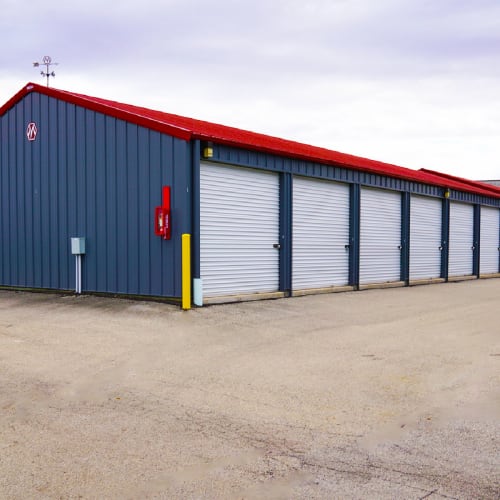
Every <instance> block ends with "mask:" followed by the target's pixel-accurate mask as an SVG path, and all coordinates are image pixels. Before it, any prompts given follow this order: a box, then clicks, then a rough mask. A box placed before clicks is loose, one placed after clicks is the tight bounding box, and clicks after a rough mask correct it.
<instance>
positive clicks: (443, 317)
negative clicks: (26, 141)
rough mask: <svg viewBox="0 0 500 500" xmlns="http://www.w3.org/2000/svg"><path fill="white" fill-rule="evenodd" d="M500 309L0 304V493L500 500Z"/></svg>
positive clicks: (394, 292) (431, 294)
mask: <svg viewBox="0 0 500 500" xmlns="http://www.w3.org/2000/svg"><path fill="white" fill-rule="evenodd" d="M499 301H500V280H499V279H490V280H479V281H472V282H462V283H449V284H439V285H431V286H420V287H410V288H404V289H386V290H369V291H364V292H350V293H342V294H330V295H319V296H307V297H300V298H292V299H281V300H273V301H262V302H248V303H241V304H228V305H221V306H212V307H205V308H201V309H194V310H191V311H181V310H179V309H178V308H177V307H175V306H170V305H164V304H159V303H149V302H137V301H129V300H121V299H111V298H100V297H90V296H82V297H74V296H63V295H58V294H30V293H16V292H7V291H2V292H0V498H1V499H31V498H33V499H35V498H36V499H45V498H47V499H49V498H50V499H60V498H62V499H66V498H68V499H69V498H71V499H73V498H85V499H87V498H88V499H93V498H95V499H108V498H109V499H136V498H137V499H139V498H140V499H143V498H148V499H149V498H165V499H167V498H168V499H171V498H182V499H185V498H193V499H197V498H203V499H205V498H208V499H212V498H213V499H219V498H223V499H225V498H228V499H233V498H235V499H247V498H248V499H253V498H270V499H288V498H307V499H316V498H317V499H323V498H327V499H332V498H342V499H367V498H373V499H396V498H398V499H399V498H404V499H425V498H429V499H431V500H433V499H439V498H455V499H469V498H470V499H476V498H477V499H500V442H499V436H500V391H499V387H500V383H499V382H500V325H499V317H500V315H499V311H500V307H499V304H500V302H499Z"/></svg>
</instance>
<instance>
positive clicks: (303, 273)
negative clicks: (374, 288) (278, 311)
mask: <svg viewBox="0 0 500 500" xmlns="http://www.w3.org/2000/svg"><path fill="white" fill-rule="evenodd" d="M348 244H349V187H348V186H347V185H345V184H338V183H335V182H329V181H323V180H318V179H310V178H306V177H294V179H293V245H292V288H293V289H294V290H301V289H311V288H323V287H331V286H336V285H346V284H347V283H348V282H349V251H348V249H346V245H348Z"/></svg>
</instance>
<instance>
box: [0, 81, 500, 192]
mask: <svg viewBox="0 0 500 500" xmlns="http://www.w3.org/2000/svg"><path fill="white" fill-rule="evenodd" d="M30 92H38V93H40V94H44V95H47V96H50V97H53V98H56V99H60V100H63V101H66V102H70V103H72V104H75V105H78V106H82V107H85V108H88V109H91V110H94V111H97V112H100V113H103V114H106V115H110V116H113V117H115V118H118V119H122V120H125V121H128V122H132V123H136V124H137V125H141V126H144V127H147V128H150V129H153V130H157V131H159V132H162V133H166V134H169V135H172V136H174V137H177V138H179V139H183V140H186V141H188V140H191V139H200V140H209V141H213V142H215V143H219V144H225V145H228V146H234V147H240V148H245V149H253V150H258V151H262V152H266V153H272V154H276V155H280V156H287V157H291V158H297V159H301V160H306V161H313V162H319V163H323V164H327V165H336V166H341V167H345V168H349V169H354V170H362V171H365V172H368V173H372V174H379V175H384V176H389V177H394V178H398V179H404V180H407V181H412V182H420V183H424V184H431V185H437V186H440V187H443V188H450V189H454V190H457V191H465V192H469V193H475V194H479V195H483V196H489V197H494V198H500V189H498V190H497V189H495V188H493V187H491V186H488V185H487V184H483V183H478V182H474V181H468V180H467V179H460V178H458V177H453V176H450V175H446V174H440V173H439V172H434V171H430V170H425V169H421V170H412V169H409V168H404V167H400V166H397V165H392V164H389V163H384V162H380V161H375V160H370V159H367V158H362V157H360V156H354V155H349V154H345V153H339V152H338V151H332V150H329V149H325V148H320V147H317V146H310V145H308V144H303V143H300V142H295V141H289V140H286V139H280V138H278V137H272V136H269V135H265V134H259V133H255V132H250V131H247V130H242V129H238V128H235V127H228V126H225V125H219V124H216V123H211V122H207V121H202V120H196V119H194V118H187V117H184V116H179V115H174V114H170V113H164V112H162V111H155V110H152V109H148V108H142V107H139V106H133V105H130V104H123V103H120V102H115V101H111V100H108V99H101V98H98V97H91V96H87V95H83V94H77V93H74V92H69V91H65V90H59V89H54V88H48V87H44V86H42V85H38V84H35V83H28V84H27V85H26V86H25V87H24V88H23V89H21V90H20V91H19V92H18V93H17V94H16V95H15V96H14V97H12V98H11V99H10V100H9V101H7V102H6V103H5V104H4V105H3V106H2V107H1V108H0V116H1V115H3V114H4V113H5V112H6V111H7V110H8V109H10V108H11V107H12V106H14V105H15V104H16V103H17V102H18V101H20V100H21V99H22V98H24V97H25V96H26V95H27V94H29V93H30Z"/></svg>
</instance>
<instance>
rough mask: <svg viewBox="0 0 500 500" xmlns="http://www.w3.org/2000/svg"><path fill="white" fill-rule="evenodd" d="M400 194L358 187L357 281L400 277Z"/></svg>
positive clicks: (387, 279)
mask: <svg viewBox="0 0 500 500" xmlns="http://www.w3.org/2000/svg"><path fill="white" fill-rule="evenodd" d="M400 245H401V194H400V193H395V192H392V191H384V190H381V189H370V188H362V189H361V216H360V268H359V278H360V283H361V284H369V283H386V282H390V281H399V280H400V277H401V248H400Z"/></svg>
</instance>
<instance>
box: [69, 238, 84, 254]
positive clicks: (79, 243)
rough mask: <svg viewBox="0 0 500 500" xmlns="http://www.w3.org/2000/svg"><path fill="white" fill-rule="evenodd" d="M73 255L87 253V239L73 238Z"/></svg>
mask: <svg viewBox="0 0 500 500" xmlns="http://www.w3.org/2000/svg"><path fill="white" fill-rule="evenodd" d="M71 253H72V254H73V255H83V254H84V253H85V238H71Z"/></svg>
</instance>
